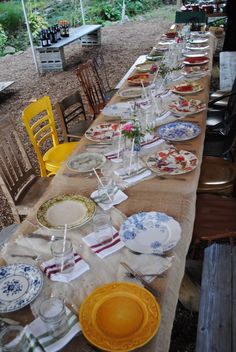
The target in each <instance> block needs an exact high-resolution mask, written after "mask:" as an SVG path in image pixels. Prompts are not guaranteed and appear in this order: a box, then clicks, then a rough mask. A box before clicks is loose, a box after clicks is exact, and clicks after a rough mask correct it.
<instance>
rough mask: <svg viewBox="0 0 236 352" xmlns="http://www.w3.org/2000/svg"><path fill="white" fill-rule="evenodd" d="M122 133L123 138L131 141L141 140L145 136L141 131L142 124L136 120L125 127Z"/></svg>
mask: <svg viewBox="0 0 236 352" xmlns="http://www.w3.org/2000/svg"><path fill="white" fill-rule="evenodd" d="M121 133H122V135H123V136H125V137H127V138H129V139H135V140H140V139H141V137H143V136H144V133H143V132H142V130H141V126H140V123H139V122H138V121H136V120H132V121H129V122H127V123H126V124H124V125H123V127H122V130H121Z"/></svg>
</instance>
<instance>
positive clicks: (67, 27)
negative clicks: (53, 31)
mask: <svg viewBox="0 0 236 352" xmlns="http://www.w3.org/2000/svg"><path fill="white" fill-rule="evenodd" d="M69 35H70V34H69V26H68V24H66V35H65V36H66V37H69Z"/></svg>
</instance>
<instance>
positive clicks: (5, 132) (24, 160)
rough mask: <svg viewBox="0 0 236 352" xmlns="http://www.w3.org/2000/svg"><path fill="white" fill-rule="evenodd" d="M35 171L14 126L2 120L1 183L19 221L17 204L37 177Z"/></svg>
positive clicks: (0, 146) (0, 128) (0, 139)
mask: <svg viewBox="0 0 236 352" xmlns="http://www.w3.org/2000/svg"><path fill="white" fill-rule="evenodd" d="M35 177H36V176H35V173H34V170H33V167H32V165H31V163H30V160H29V158H28V156H27V153H26V151H25V149H24V147H23V143H22V142H21V140H20V138H19V136H18V134H17V132H16V130H15V128H14V126H13V125H12V124H11V123H9V122H8V121H6V120H3V121H1V122H0V185H1V188H2V190H3V192H4V194H5V196H6V198H7V201H8V203H9V204H10V206H11V208H12V212H13V215H15V216H14V218H15V220H16V221H19V215H16V214H17V211H16V208H15V204H16V203H17V201H18V200H19V199H20V198H21V197H22V196H23V195H24V193H25V187H26V185H27V184H28V183H29V182H31V180H33V179H35Z"/></svg>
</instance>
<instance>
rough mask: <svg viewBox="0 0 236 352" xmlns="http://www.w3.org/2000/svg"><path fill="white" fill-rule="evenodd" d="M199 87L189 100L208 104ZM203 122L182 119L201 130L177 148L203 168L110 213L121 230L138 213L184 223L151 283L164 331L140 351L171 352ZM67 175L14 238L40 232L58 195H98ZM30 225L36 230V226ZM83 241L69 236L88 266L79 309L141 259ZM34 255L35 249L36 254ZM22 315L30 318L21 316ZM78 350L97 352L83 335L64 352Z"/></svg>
mask: <svg viewBox="0 0 236 352" xmlns="http://www.w3.org/2000/svg"><path fill="white" fill-rule="evenodd" d="M200 81H201V83H202V85H203V86H204V91H202V92H199V93H198V94H196V95H191V98H197V99H200V100H202V101H203V102H205V103H207V102H208V92H209V76H205V77H204V78H202V79H201V80H200ZM125 84H126V83H125ZM118 101H120V98H119V96H118V95H116V96H115V97H114V98H113V99H112V101H111V103H114V102H118ZM205 118H206V111H205V112H201V113H199V114H197V115H194V117H187V118H186V119H184V120H191V121H193V122H197V123H198V124H199V126H200V128H201V134H200V135H199V136H198V137H197V138H195V139H192V140H189V141H186V142H178V143H174V144H175V146H176V147H177V148H178V149H186V150H191V151H192V152H193V153H195V154H196V155H197V157H198V159H199V164H198V166H197V168H196V169H195V170H194V171H192V172H190V173H187V174H184V175H180V176H181V177H179V176H174V177H167V178H165V179H160V178H158V177H156V176H154V177H152V178H149V179H147V180H144V181H142V182H140V183H137V184H135V185H133V186H130V187H128V188H127V189H125V193H126V194H127V195H128V199H127V200H126V201H124V202H123V203H121V204H119V205H117V206H116V207H113V208H112V211H111V214H112V219H113V224H114V225H115V226H116V227H117V228H119V227H120V225H121V223H122V222H123V221H124V219H125V218H126V217H127V216H130V215H132V214H134V213H138V212H140V211H146V212H148V211H159V212H164V213H167V214H168V215H170V216H172V217H174V218H175V219H176V220H177V221H178V222H179V223H180V225H181V228H182V235H181V240H180V241H179V243H178V244H177V246H176V247H175V248H174V249H173V250H172V255H173V260H172V265H171V267H170V268H169V269H168V271H167V272H166V276H165V278H161V279H160V278H157V279H155V280H154V281H153V282H152V285H153V287H155V288H156V289H157V290H158V291H159V292H160V298H158V302H159V304H160V307H161V325H160V328H159V330H158V332H157V334H156V336H155V337H154V338H153V339H152V340H151V341H150V342H149V343H148V344H146V345H145V346H143V347H142V348H139V349H137V351H143V352H147V351H148V352H167V351H168V350H169V344H170V337H171V331H172V326H173V321H174V317H175V309H176V305H177V301H178V296H179V289H180V285H181V281H182V278H183V275H184V269H185V258H186V254H187V252H188V248H189V245H190V242H191V237H192V230H193V224H194V217H195V201H196V190H197V185H198V179H199V174H200V168H201V159H202V153H203V141H204V132H205ZM103 121H104V116H103V115H102V114H100V116H99V117H98V118H97V119H96V120H95V122H94V125H95V124H99V123H101V122H103ZM87 143H88V141H87V139H86V138H83V139H82V140H81V141H80V142H79V143H78V147H77V148H76V150H75V152H74V154H78V153H80V152H83V151H85V147H86V144H87ZM68 172H69V170H68V168H67V166H66V163H65V164H64V165H63V166H62V168H61V169H60V171H59V172H58V174H57V175H56V176H55V177H54V179H53V180H52V183H51V186H50V188H49V190H48V191H47V193H46V194H45V195H44V196H43V197H42V198H41V199H40V200H39V202H38V204H37V205H36V207H35V208H34V209H32V212H31V214H30V215H29V217H28V219H27V220H26V221H24V222H23V223H22V225H21V227H20V229H19V230H18V231H17V232H16V234H15V237H17V236H19V235H20V234H21V235H22V234H23V235H25V236H26V238H27V234H29V233H31V232H32V231H33V230H35V229H36V228H37V225H36V224H37V220H36V212H37V209H38V207H39V205H40V204H42V203H43V202H44V201H46V200H48V199H50V198H52V197H54V196H56V195H59V194H65V193H78V194H80V195H84V196H86V197H89V196H90V194H91V192H92V191H93V190H95V188H96V183H97V181H96V178H95V177H90V178H85V177H82V176H81V175H75V176H73V177H70V176H68ZM32 224H35V226H33V225H32ZM88 226H89V225H88ZM83 235H84V230H83V228H78V229H75V230H73V231H72V232H71V238H72V240H73V244H75V246H76V247H77V248H78V250H79V253H80V254H81V255H82V256H83V257H84V258H85V259H86V261H87V262H88V263H89V265H90V271H88V272H87V273H85V274H83V275H82V276H81V277H80V278H78V279H76V280H74V281H72V282H71V284H72V285H73V288H74V292H75V297H74V300H75V302H76V305H77V306H79V305H80V304H81V302H82V301H83V299H84V298H85V297H86V296H87V295H88V294H89V293H90V292H91V291H92V290H93V289H94V288H95V287H97V286H99V285H102V284H104V283H108V282H112V281H119V280H128V279H127V278H125V276H122V273H121V268H120V265H119V264H120V262H121V261H122V260H123V261H127V260H131V263H132V260H134V261H135V260H139V259H138V257H139V256H135V254H132V253H131V252H130V251H129V250H128V249H127V248H125V247H124V248H122V249H121V250H119V251H118V252H116V253H114V254H112V255H110V256H108V257H106V258H104V259H103V260H101V259H100V258H98V257H97V256H96V255H94V254H91V251H90V250H89V249H88V248H87V247H86V246H85V245H84V243H83V241H81V238H82V236H83ZM32 250H34V249H33V248H32ZM3 257H4V259H5V260H6V261H7V262H8V263H11V262H13V260H14V261H15V262H16V258H14V259H13V258H11V257H10V256H7V254H5V255H3ZM150 260H151V257H150ZM19 261H20V259H19ZM21 261H22V259H21ZM140 270H141V268H140ZM153 270H155V268H153ZM23 312H24V313H26V314H23ZM7 316H10V317H14V318H15V319H18V320H19V321H22V323H24V324H25V323H27V322H28V321H30V319H32V317H31V316H30V314H29V308H24V309H22V310H21V311H19V312H15V313H11V314H7ZM83 346H84V347H83ZM83 348H84V349H83ZM78 350H79V351H80V352H83V351H88V350H91V351H93V349H92V348H91V349H90V347H88V345H87V343H86V342H85V340H84V338H83V336H82V335H80V336H78V337H76V338H74V339H73V340H72V341H71V342H70V343H69V344H68V345H67V346H66V347H65V348H64V349H63V351H73V352H74V351H78Z"/></svg>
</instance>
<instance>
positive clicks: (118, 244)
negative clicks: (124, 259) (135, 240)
mask: <svg viewBox="0 0 236 352" xmlns="http://www.w3.org/2000/svg"><path fill="white" fill-rule="evenodd" d="M83 241H84V242H85V243H86V244H87V245H88V246H89V247H90V248H91V250H92V251H93V252H94V253H96V254H97V255H98V256H99V257H100V258H101V259H103V258H105V257H107V256H108V255H110V254H112V253H114V252H116V251H118V250H119V249H121V248H122V247H124V243H123V242H122V241H121V240H120V236H119V233H118V232H117V230H116V229H115V228H114V227H113V240H112V242H108V243H106V241H104V242H102V243H98V242H97V239H96V234H95V233H94V232H91V233H90V234H89V235H87V236H85V237H83Z"/></svg>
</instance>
